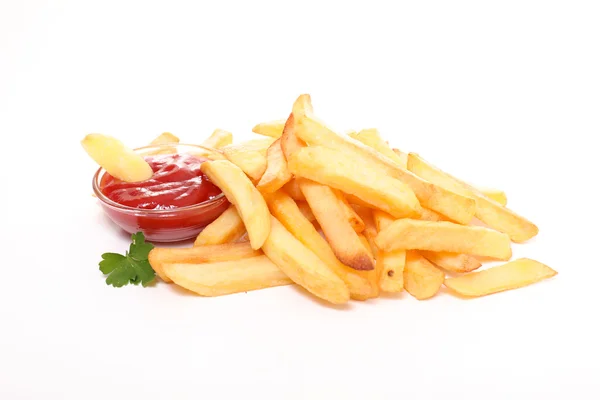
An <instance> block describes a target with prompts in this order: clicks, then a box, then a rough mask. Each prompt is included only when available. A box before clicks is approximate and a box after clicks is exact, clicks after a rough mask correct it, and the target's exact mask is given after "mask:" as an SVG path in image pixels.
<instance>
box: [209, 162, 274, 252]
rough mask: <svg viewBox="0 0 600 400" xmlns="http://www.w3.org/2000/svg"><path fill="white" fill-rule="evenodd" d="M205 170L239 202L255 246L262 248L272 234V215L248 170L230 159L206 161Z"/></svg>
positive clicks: (210, 177) (242, 215)
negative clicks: (251, 179)
mask: <svg viewBox="0 0 600 400" xmlns="http://www.w3.org/2000/svg"><path fill="white" fill-rule="evenodd" d="M201 169H202V172H204V173H205V174H206V176H208V178H209V179H210V180H211V181H212V182H213V183H214V184H215V185H217V186H218V187H219V188H220V189H221V190H222V191H223V194H224V195H225V197H227V200H229V202H230V203H231V204H233V205H235V208H236V209H237V211H238V213H239V215H240V217H242V221H244V225H245V227H246V230H247V231H248V236H249V237H250V243H251V244H252V248H253V249H258V248H260V247H261V246H262V245H263V243H264V242H265V240H266V239H267V237H268V236H269V231H270V226H271V225H270V224H271V214H270V213H269V208H268V207H267V203H266V202H265V199H264V198H263V197H262V195H261V194H260V192H259V191H258V190H257V189H256V188H255V187H254V185H253V184H252V182H251V181H250V179H248V177H247V176H246V175H245V174H244V172H243V171H242V170H241V169H240V168H239V167H237V166H235V165H234V164H232V163H231V162H229V161H225V160H217V161H206V162H204V163H202V166H201Z"/></svg>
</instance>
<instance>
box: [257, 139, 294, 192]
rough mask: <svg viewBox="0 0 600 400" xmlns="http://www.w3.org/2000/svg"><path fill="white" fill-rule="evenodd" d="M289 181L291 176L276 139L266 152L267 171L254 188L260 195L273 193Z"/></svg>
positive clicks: (279, 143)
mask: <svg viewBox="0 0 600 400" xmlns="http://www.w3.org/2000/svg"><path fill="white" fill-rule="evenodd" d="M291 179H292V174H291V173H290V170H289V169H288V167H287V161H286V160H285V157H284V155H283V150H282V149H281V140H280V139H277V140H276V141H274V142H273V144H271V146H269V149H268V150H267V169H266V170H265V173H264V174H263V176H262V177H261V178H260V181H259V182H258V185H256V187H257V188H258V190H260V191H261V193H273V192H275V191H277V190H279V189H280V188H281V187H282V186H283V185H285V184H286V183H288V182H289V181H290V180H291Z"/></svg>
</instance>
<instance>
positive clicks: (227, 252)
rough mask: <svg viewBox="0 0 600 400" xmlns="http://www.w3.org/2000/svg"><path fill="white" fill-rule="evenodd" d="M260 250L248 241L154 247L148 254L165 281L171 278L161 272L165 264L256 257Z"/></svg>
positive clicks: (200, 262) (201, 262)
mask: <svg viewBox="0 0 600 400" xmlns="http://www.w3.org/2000/svg"><path fill="white" fill-rule="evenodd" d="M261 254H262V251H261V250H254V249H252V247H250V243H248V242H244V243H227V244H218V245H207V246H198V247H191V248H184V249H170V248H162V247H155V248H154V249H152V250H151V251H150V254H148V261H149V262H150V266H151V267H152V269H154V271H155V272H156V274H157V275H158V276H160V278H161V279H162V280H163V281H165V282H167V283H168V282H171V279H169V277H168V276H167V275H166V274H165V273H164V272H163V266H164V265H165V264H203V263H212V262H220V261H235V260H241V259H243V258H249V257H257V256H260V255H261Z"/></svg>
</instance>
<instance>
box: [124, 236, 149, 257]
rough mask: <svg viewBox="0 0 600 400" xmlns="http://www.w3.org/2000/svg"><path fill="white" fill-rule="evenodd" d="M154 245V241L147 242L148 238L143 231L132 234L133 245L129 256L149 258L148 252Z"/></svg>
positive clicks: (130, 247)
mask: <svg viewBox="0 0 600 400" xmlns="http://www.w3.org/2000/svg"><path fill="white" fill-rule="evenodd" d="M153 248H154V246H153V245H152V243H146V238H145V237H144V234H143V233H142V232H138V233H134V234H133V235H131V245H130V246H129V256H130V257H132V258H134V259H136V260H140V261H142V260H147V259H148V253H150V250H152V249H153Z"/></svg>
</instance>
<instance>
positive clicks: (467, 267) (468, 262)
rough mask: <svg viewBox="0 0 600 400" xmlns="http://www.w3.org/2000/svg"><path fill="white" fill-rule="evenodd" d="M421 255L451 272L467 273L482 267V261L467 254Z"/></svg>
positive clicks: (442, 253) (439, 253)
mask: <svg viewBox="0 0 600 400" xmlns="http://www.w3.org/2000/svg"><path fill="white" fill-rule="evenodd" d="M421 255H422V256H423V257H425V258H426V259H428V260H429V261H430V262H432V263H433V264H435V265H436V266H438V267H440V268H442V269H445V270H446V271H450V272H456V273H465V272H471V271H474V270H476V269H477V268H479V267H481V261H479V260H478V259H477V258H475V257H471V256H468V255H466V254H457V253H450V252H448V251H439V252H435V251H421Z"/></svg>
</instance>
